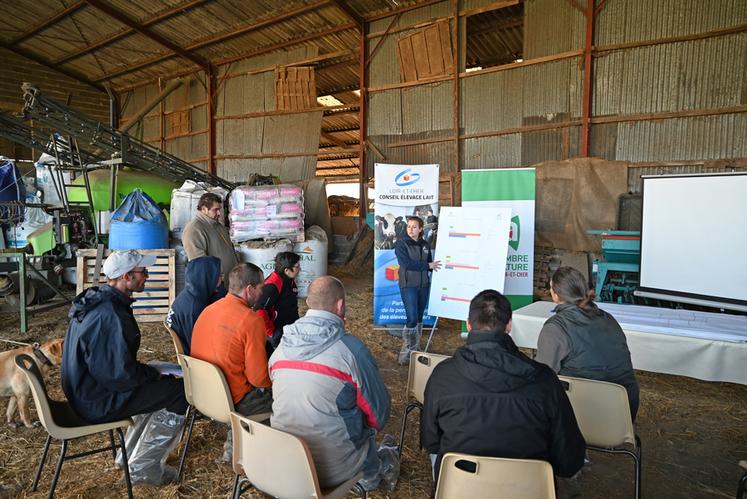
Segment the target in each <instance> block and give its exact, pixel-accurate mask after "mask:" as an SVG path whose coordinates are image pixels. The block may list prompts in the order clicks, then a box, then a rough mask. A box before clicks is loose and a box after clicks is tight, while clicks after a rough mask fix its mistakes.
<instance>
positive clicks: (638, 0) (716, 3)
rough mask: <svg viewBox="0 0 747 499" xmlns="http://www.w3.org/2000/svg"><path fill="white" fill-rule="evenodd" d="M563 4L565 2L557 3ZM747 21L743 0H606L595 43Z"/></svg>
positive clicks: (704, 29)
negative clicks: (620, 0) (609, 0)
mask: <svg viewBox="0 0 747 499" xmlns="http://www.w3.org/2000/svg"><path fill="white" fill-rule="evenodd" d="M558 3H564V2H558ZM745 23H747V8H745V3H744V0H709V1H703V0H656V1H655V2H652V1H650V0H626V1H624V2H619V1H618V2H607V4H606V5H605V6H604V9H602V11H601V12H600V13H599V15H598V16H597V21H596V27H595V44H596V45H597V46H604V45H610V44H615V43H624V42H631V41H640V40H655V39H659V38H666V37H671V36H680V35H690V34H695V33H703V32H707V31H714V30H718V29H723V28H728V27H732V26H738V25H740V24H745Z"/></svg>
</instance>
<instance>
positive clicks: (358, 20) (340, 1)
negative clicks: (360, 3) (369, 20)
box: [332, 0, 366, 29]
mask: <svg viewBox="0 0 747 499" xmlns="http://www.w3.org/2000/svg"><path fill="white" fill-rule="evenodd" d="M332 3H333V4H334V5H335V7H337V8H338V9H340V10H341V11H343V12H344V13H345V15H346V16H348V17H349V18H350V19H351V20H352V21H353V22H355V24H357V25H358V28H359V29H360V28H362V27H363V23H364V22H366V21H365V19H363V17H361V16H360V15H359V14H358V13H357V12H356V11H355V10H354V9H353V8H352V7H351V6H350V5H348V4H347V3H346V2H345V0H332Z"/></svg>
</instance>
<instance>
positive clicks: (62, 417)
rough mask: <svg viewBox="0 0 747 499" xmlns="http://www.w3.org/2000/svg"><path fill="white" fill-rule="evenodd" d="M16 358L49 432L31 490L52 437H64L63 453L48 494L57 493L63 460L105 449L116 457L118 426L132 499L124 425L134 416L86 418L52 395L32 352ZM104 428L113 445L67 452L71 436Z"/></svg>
mask: <svg viewBox="0 0 747 499" xmlns="http://www.w3.org/2000/svg"><path fill="white" fill-rule="evenodd" d="M15 361H16V365H17V366H18V367H19V368H20V369H21V372H23V374H24V375H25V376H26V379H27V380H28V383H29V386H30V387H31V394H32V395H33V397H34V404H35V405H36V412H37V415H38V416H39V420H40V421H41V424H42V426H44V429H46V430H47V433H48V435H47V441H46V443H45V444H44V450H43V451H42V456H41V460H40V461H39V468H38V469H37V470H36V476H35V477H34V481H33V483H32V485H31V490H32V491H36V486H37V485H38V484H39V478H41V474H42V470H43V469H44V463H45V461H46V460H47V454H48V453H49V444H50V443H51V442H52V439H53V438H56V439H57V440H62V448H61V449H60V457H59V459H58V460H57V468H56V469H55V472H54V477H53V478H52V485H51V486H50V488H49V493H48V494H47V498H51V497H53V496H54V490H55V488H56V487H57V481H58V479H59V478H60V472H61V471H62V463H63V462H65V461H69V460H71V459H76V458H79V457H84V456H90V455H91V454H98V453H100V452H106V451H111V453H112V457H113V458H114V459H116V456H117V445H116V444H115V443H114V430H116V431H117V434H118V435H119V441H120V446H119V447H120V448H121V449H122V460H123V463H124V466H123V468H124V476H125V483H126V484H127V497H129V498H130V499H132V483H131V482H130V468H129V465H128V463H127V450H126V449H125V438H124V432H123V431H122V428H127V427H128V426H130V425H131V424H132V420H131V419H129V418H128V419H123V420H120V421H112V422H111V423H101V424H89V423H87V422H85V421H83V420H82V419H80V417H78V415H77V414H75V411H73V408H72V407H70V404H68V403H67V402H58V401H56V400H51V399H50V398H49V395H48V394H47V387H46V385H45V384H44V378H43V377H42V374H41V372H40V371H39V368H38V367H37V366H36V363H35V362H34V360H33V359H32V358H31V357H30V356H29V355H27V354H20V355H16V357H15ZM103 432H108V433H109V443H110V445H109V446H108V447H103V448H100V449H94V450H89V451H85V452H80V453H78V454H72V455H66V454H67V444H68V442H69V441H70V440H75V439H78V438H81V437H87V436H89V435H94V434H96V433H103Z"/></svg>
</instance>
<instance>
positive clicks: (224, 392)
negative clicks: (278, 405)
mask: <svg viewBox="0 0 747 499" xmlns="http://www.w3.org/2000/svg"><path fill="white" fill-rule="evenodd" d="M177 357H178V359H179V365H180V366H181V367H182V374H183V375H184V395H185V397H186V399H187V402H188V403H189V408H188V409H187V417H188V418H189V426H188V427H187V440H186V442H185V443H184V451H183V452H182V457H181V460H180V461H179V468H178V470H177V472H176V480H177V481H178V480H179V477H180V476H181V474H182V470H183V469H184V462H185V460H186V458H187V452H188V451H189V441H190V439H191V438H192V427H193V426H194V423H195V417H196V416H197V412H199V413H200V414H202V415H204V416H207V417H209V418H210V419H214V420H215V421H218V422H220V423H225V424H230V423H231V412H232V411H233V399H232V398H231V390H230V388H229V387H228V383H227V382H226V378H225V377H224V376H223V371H221V370H220V368H219V367H218V366H216V365H213V364H211V363H210V362H206V361H204V360H200V359H196V358H194V357H190V356H189V355H184V354H179V355H177ZM271 415H272V413H271V412H268V413H262V414H255V415H252V416H249V418H250V419H252V420H256V421H265V420H267V419H269V418H270V416H271Z"/></svg>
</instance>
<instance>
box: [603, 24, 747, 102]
mask: <svg viewBox="0 0 747 499" xmlns="http://www.w3.org/2000/svg"><path fill="white" fill-rule="evenodd" d="M745 60H747V33H737V34H733V35H728V36H723V37H717V38H711V39H705V40H693V41H688V42H680V43H670V44H662V45H654V46H649V47H639V48H632V49H627V50H620V51H616V52H611V53H605V54H602V55H601V56H600V57H598V58H595V68H594V77H595V78H594V80H595V81H594V103H593V113H594V115H596V116H607V115H615V114H635V113H650V112H664V111H678V110H687V109H711V108H721V107H729V106H736V105H739V104H741V103H742V87H743V84H744V67H743V65H741V64H735V61H745Z"/></svg>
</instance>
